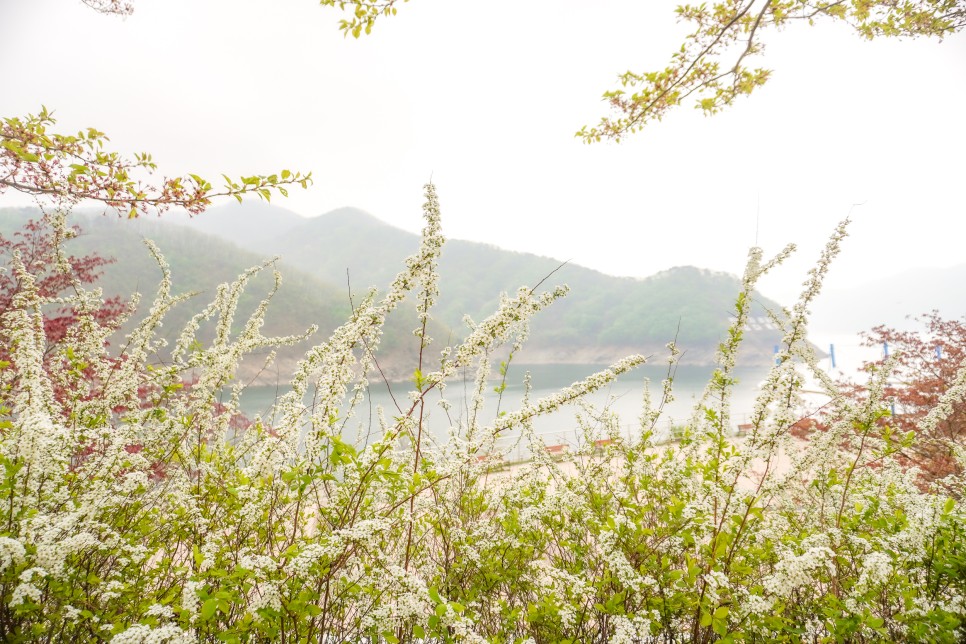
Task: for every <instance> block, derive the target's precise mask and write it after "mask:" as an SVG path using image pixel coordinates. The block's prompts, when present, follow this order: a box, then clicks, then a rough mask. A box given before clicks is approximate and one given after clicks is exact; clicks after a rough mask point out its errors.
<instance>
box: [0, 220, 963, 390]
mask: <svg viewBox="0 0 966 644" xmlns="http://www.w3.org/2000/svg"><path fill="white" fill-rule="evenodd" d="M32 214H33V211H31V210H29V209H6V210H0V232H3V233H5V234H9V232H10V231H12V230H14V229H16V228H17V227H19V225H20V224H22V223H23V221H25V220H26V218H27V217H29V216H32ZM72 217H73V220H74V222H75V223H76V224H78V225H79V226H80V227H81V228H82V230H83V234H82V235H81V236H80V237H79V238H78V239H76V240H73V241H72V242H70V243H71V252H73V253H74V254H83V253H89V252H95V251H96V252H98V253H100V254H101V255H105V256H112V257H115V258H116V259H117V260H118V261H117V263H115V264H113V265H111V266H109V267H107V270H106V272H105V275H104V277H103V280H102V285H103V287H104V290H105V293H106V294H108V295H113V294H119V295H122V296H124V295H128V294H130V293H131V292H133V291H140V292H141V293H143V294H144V296H145V298H150V296H151V294H152V293H153V291H154V289H155V288H156V284H157V282H158V280H159V278H160V272H159V270H158V268H157V266H156V264H155V263H154V260H153V259H152V258H151V257H150V254H149V253H148V252H147V250H146V248H145V247H144V245H143V243H142V240H143V239H144V238H150V239H152V240H154V241H155V242H156V243H157V244H158V246H159V247H160V248H161V250H162V252H163V253H164V255H165V257H166V259H167V261H168V262H169V263H170V264H171V267H172V274H173V279H174V283H175V290H176V291H179V292H184V291H198V292H200V293H201V295H200V296H199V298H200V299H195V301H194V303H188V304H185V305H182V306H181V307H180V308H179V310H177V311H176V312H175V313H174V314H173V315H172V318H171V319H170V320H169V323H168V324H167V325H166V326H165V332H166V333H168V334H170V335H172V336H173V335H175V334H176V332H177V330H178V329H179V328H180V326H181V325H182V324H183V323H184V322H185V321H187V319H188V318H189V317H190V315H192V314H193V313H195V312H196V311H197V310H198V309H199V308H200V307H201V306H202V304H203V303H204V302H207V301H208V300H210V298H211V297H212V296H213V293H214V289H215V287H216V286H217V284H219V283H221V282H225V281H229V280H231V279H233V278H234V277H235V276H236V275H237V274H238V273H240V272H241V271H243V270H244V269H246V268H248V267H250V266H253V265H257V264H259V263H261V262H263V261H264V260H266V259H268V258H271V257H273V256H276V255H277V256H280V257H281V261H280V262H279V263H278V268H279V269H280V270H281V272H282V274H283V277H284V281H283V284H282V287H281V289H280V290H279V292H278V294H277V295H276V296H275V299H274V301H273V303H272V306H271V307H270V308H269V315H268V318H267V321H266V327H265V329H264V332H265V333H266V334H278V335H283V334H292V333H299V332H301V331H303V330H304V329H305V328H307V327H308V326H310V325H311V324H318V325H319V327H320V332H319V334H318V335H317V336H316V341H319V340H320V339H321V338H322V337H325V336H327V335H328V333H330V332H331V331H332V330H333V329H334V328H335V327H336V326H337V325H338V324H339V323H341V322H342V321H344V320H345V318H346V316H347V315H348V313H349V310H350V288H351V293H352V294H353V296H354V297H355V298H356V301H357V300H358V297H359V296H361V294H362V293H363V292H364V291H366V290H367V289H368V288H370V287H374V288H376V289H379V290H382V289H385V287H386V286H387V285H388V284H389V282H390V281H391V280H392V278H393V277H394V276H395V275H396V273H397V272H398V271H399V270H400V268H401V267H402V266H403V262H404V260H405V258H406V256H407V255H409V254H411V253H412V252H413V251H415V250H416V248H417V247H418V244H419V237H418V236H417V235H415V234H412V233H409V232H407V231H403V230H400V229H398V228H394V227H392V226H389V225H387V224H385V223H383V222H381V221H380V220H379V219H377V218H376V217H374V216H372V215H370V214H368V213H365V212H363V211H360V210H357V209H354V208H341V209H338V210H334V211H332V212H329V213H326V214H324V215H322V216H319V217H314V218H303V217H301V216H299V215H297V214H295V213H293V212H291V211H288V210H285V209H284V208H280V207H277V206H273V205H269V204H265V203H257V202H254V203H248V202H246V203H245V204H241V205H237V204H231V205H226V206H220V207H216V208H212V209H211V210H209V211H207V212H206V213H204V214H202V215H200V216H198V217H195V218H192V219H188V218H187V217H186V216H184V215H183V214H180V213H168V214H166V215H164V216H163V217H162V218H160V219H157V218H150V217H148V218H141V219H138V220H135V221H128V220H121V219H118V218H115V217H113V216H102V215H100V214H84V213H80V214H75V215H73V216H72ZM952 273H953V274H952V275H950V272H949V271H945V272H940V271H935V272H929V271H921V272H918V273H916V274H909V275H900V276H897V277H893V278H890V279H888V280H881V281H879V282H876V283H873V285H871V286H870V287H868V288H865V289H862V290H860V291H857V292H855V291H852V292H838V293H829V294H826V295H823V297H822V299H821V300H820V301H819V302H818V303H817V304H816V306H815V318H816V322H817V324H819V325H821V326H822V328H824V329H826V330H828V329H833V328H834V330H835V331H836V332H839V333H852V332H855V331H858V330H861V329H867V328H870V327H871V326H874V325H875V324H879V323H887V324H893V325H896V324H900V323H902V321H903V317H904V316H905V315H906V314H907V313H921V312H923V311H926V310H930V309H932V308H940V310H942V311H943V313H944V314H946V315H962V314H963V313H964V311H963V309H964V308H966V307H963V306H962V304H963V299H964V298H962V296H961V295H959V291H958V290H957V289H956V288H953V287H951V283H950V280H951V279H952V280H956V281H955V282H953V283H962V280H963V278H966V265H964V266H963V267H962V268H961V269H960V270H959V271H958V272H952ZM440 275H441V279H440V296H439V298H438V300H437V301H438V304H437V307H436V309H435V312H434V318H435V321H436V322H435V324H434V328H433V336H434V337H435V338H436V339H437V342H436V345H434V350H438V348H441V347H442V346H443V345H444V344H446V343H449V342H452V341H455V340H456V339H457V338H459V337H460V336H461V335H463V334H465V330H466V326H465V323H464V321H463V318H464V315H469V316H470V317H471V318H472V319H473V320H477V321H478V320H481V319H483V318H484V317H485V316H486V315H488V314H490V313H491V312H492V311H493V310H495V308H496V306H497V304H498V302H499V298H500V295H501V293H513V292H515V291H516V289H517V288H519V287H520V286H527V287H532V286H535V285H537V284H538V283H541V281H542V280H544V279H545V278H546V280H545V281H544V282H543V283H542V284H541V286H540V288H541V289H542V288H552V287H553V286H554V285H556V284H567V285H569V286H570V288H571V292H570V295H569V296H568V297H567V298H565V299H564V300H562V301H560V302H558V303H557V304H555V305H554V306H552V307H551V308H550V309H549V310H547V311H545V312H543V313H542V314H541V315H540V316H538V318H537V319H536V320H535V321H534V323H533V325H532V333H531V336H530V338H531V339H530V341H529V342H528V344H527V345H526V348H525V349H524V351H523V352H522V354H521V355H520V356H519V357H518V361H519V362H521V363H606V362H611V361H613V360H616V359H619V358H620V357H622V356H624V355H626V354H628V353H644V354H647V355H653V356H654V357H655V359H656V360H661V359H662V358H663V357H664V356H665V355H666V349H665V348H664V347H665V344H666V343H667V342H669V341H670V340H672V339H674V338H675V337H677V342H678V345H679V347H680V348H682V349H683V350H684V351H685V355H684V358H683V362H684V363H686V364H708V363H710V362H711V361H712V360H713V358H714V352H715V350H716V348H717V345H718V343H719V342H720V341H721V340H722V339H723V337H724V333H725V331H726V329H727V326H728V323H729V317H730V315H731V313H732V311H733V308H734V298H735V295H736V294H737V292H738V289H739V286H740V282H739V280H738V278H737V277H736V276H733V275H728V274H725V273H720V272H714V271H709V270H706V269H700V268H696V267H693V266H684V267H676V268H671V269H669V270H666V271H663V272H661V273H658V274H657V275H653V276H651V277H649V278H646V279H636V278H627V277H613V276H609V275H605V274H603V273H600V272H598V271H594V270H591V269H588V268H584V267H582V266H577V265H574V264H562V263H561V262H560V261H559V260H556V259H551V258H547V257H539V256H536V255H532V254H528V253H518V252H511V251H505V250H501V249H499V248H497V247H494V246H490V245H485V244H479V243H475V242H467V241H462V240H449V241H448V242H447V243H446V245H445V246H444V248H443V255H442V258H441V260H440ZM271 286H272V279H271V275H270V271H265V272H263V274H262V275H260V276H259V277H258V278H257V279H256V280H254V282H253V284H252V286H251V287H250V288H249V290H248V292H247V293H246V296H245V298H244V301H243V303H242V312H243V313H244V312H247V311H251V310H253V309H254V307H255V306H256V305H257V303H258V302H259V301H261V299H262V298H263V297H264V296H265V294H266V293H267V292H268V291H269V290H270V289H271ZM957 303H958V304H959V308H958V309H957V308H956V307H957ZM414 308H415V307H414V305H413V304H412V303H407V304H404V310H403V311H400V312H399V314H397V315H395V316H394V317H393V318H391V320H390V323H389V325H388V326H387V329H386V333H385V336H384V340H383V347H382V354H381V355H382V358H381V362H382V363H383V367H384V368H385V369H386V370H387V371H388V372H389V375H390V376H391V377H396V378H403V377H407V376H409V375H410V374H409V373H408V371H407V367H406V366H405V365H408V364H409V362H408V360H407V358H409V357H411V356H412V352H413V351H414V347H415V346H416V345H415V343H414V338H413V336H412V334H411V330H412V329H413V328H414V327H415V326H416V320H415V313H414ZM766 310H772V311H779V310H780V306H779V305H778V304H777V303H776V302H774V301H772V300H769V299H768V298H766V297H764V296H762V295H760V294H756V296H755V302H754V311H753V314H754V316H755V320H753V324H752V325H750V326H749V329H748V332H747V333H746V339H745V343H746V346H745V348H744V351H743V354H742V360H743V361H744V363H745V364H748V365H757V364H762V365H763V364H768V363H769V362H770V360H771V354H772V351H773V347H774V345H775V344H776V343H777V342H778V340H779V339H780V337H779V333H778V331H777V330H775V329H774V327H773V326H772V325H771V324H769V323H768V322H767V319H766V315H767V313H766ZM237 323H238V324H240V323H241V321H239V322H237ZM307 346H308V344H307V343H303V344H302V345H301V346H300V347H299V348H297V349H289V350H283V351H282V352H281V353H280V360H279V363H280V364H279V366H278V367H277V374H271V375H272V376H273V377H277V378H284V374H285V373H287V371H288V370H290V367H291V366H292V365H293V364H294V361H295V360H296V359H297V358H298V357H299V356H300V355H301V353H302V352H303V351H304V350H305V348H306V347H307ZM253 365H254V361H250V363H249V367H248V369H249V370H250V371H251V375H254V373H255V372H256V371H257V367H256V366H253ZM263 376H264V374H263Z"/></svg>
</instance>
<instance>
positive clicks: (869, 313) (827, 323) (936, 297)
mask: <svg viewBox="0 0 966 644" xmlns="http://www.w3.org/2000/svg"><path fill="white" fill-rule="evenodd" d="M963 284H966V264H960V265H958V266H954V267H953V268H919V269H913V270H908V271H903V272H902V273H899V274H897V275H892V276H889V277H883V278H879V279H876V280H874V281H872V282H869V283H867V284H864V285H862V286H858V287H855V288H849V289H830V290H828V291H827V292H824V293H822V294H821V295H820V296H819V298H818V299H817V300H816V302H815V305H814V307H813V310H814V315H813V325H812V326H813V328H815V329H817V330H822V331H826V332H831V333H838V334H846V333H848V334H852V333H858V332H859V331H868V330H869V329H871V328H872V327H874V326H878V325H880V324H884V325H886V326H890V327H895V328H899V329H912V328H915V327H916V325H915V323H914V322H913V321H912V320H911V319H910V318H911V317H915V316H917V315H921V314H923V313H928V312H929V311H932V310H933V309H936V310H938V311H939V313H940V315H942V316H943V317H946V318H961V317H963V316H964V315H966V295H964V290H963Z"/></svg>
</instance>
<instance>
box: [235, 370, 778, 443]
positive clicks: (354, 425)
mask: <svg viewBox="0 0 966 644" xmlns="http://www.w3.org/2000/svg"><path fill="white" fill-rule="evenodd" d="M604 368H606V365H586V364H569V365H513V364H511V365H510V368H509V370H508V373H507V386H506V390H505V391H504V392H503V395H502V398H501V397H500V396H498V395H497V394H496V393H495V392H494V391H493V388H494V387H495V386H496V385H498V384H499V382H490V383H489V384H488V386H487V391H486V395H485V399H484V407H483V409H482V411H481V412H480V416H479V417H478V421H479V422H480V424H481V425H489V424H492V422H493V421H494V420H495V418H496V415H497V412H498V407H497V406H498V404H499V410H503V411H513V410H516V409H519V407H520V404H521V402H522V399H523V377H524V374H525V372H526V371H529V372H530V375H531V383H532V390H531V393H530V400H531V402H533V401H536V400H539V399H540V398H543V397H544V396H548V395H550V394H552V393H554V392H556V391H558V390H559V389H561V388H563V387H567V386H569V385H571V384H572V383H574V382H577V381H579V380H582V379H583V378H586V377H587V376H589V375H591V374H593V373H595V372H597V371H600V370H602V369H604ZM712 371H713V368H712V367H695V366H679V367H678V368H677V372H676V374H675V377H674V396H675V400H674V401H673V402H671V403H670V404H669V405H666V406H665V409H664V413H663V415H662V416H661V419H660V421H659V422H658V425H657V432H658V433H665V432H669V431H670V427H671V425H672V424H673V423H680V422H682V421H685V420H687V419H688V418H690V415H691V412H692V410H693V408H694V405H695V403H696V401H697V400H698V399H699V398H700V396H701V394H702V393H703V391H704V387H705V385H706V384H707V382H708V378H709V376H710V375H711V373H712ZM766 374H767V368H762V367H758V368H739V369H738V370H737V372H736V375H737V378H738V384H737V386H736V387H735V391H734V397H733V398H732V404H731V410H732V417H733V422H734V423H740V422H742V421H743V420H744V417H745V416H746V415H747V414H748V413H750V412H751V409H752V406H753V404H754V400H755V397H756V395H757V389H758V384H759V383H760V382H761V381H762V380H763V379H764V377H765V375H766ZM665 375H666V368H662V367H661V366H659V365H644V366H642V367H640V368H638V369H635V370H633V371H631V372H630V373H627V374H624V375H623V376H621V377H620V378H619V379H617V380H616V381H615V382H613V383H611V384H610V385H609V386H608V387H606V388H605V389H604V390H601V391H598V392H596V393H594V394H592V395H590V396H588V397H587V399H586V400H587V401H588V402H591V403H593V404H594V405H596V406H597V407H602V406H604V405H605V404H606V405H608V406H609V408H610V409H611V410H613V411H614V412H616V413H617V414H618V415H619V417H620V419H621V427H622V431H623V432H624V434H625V435H628V434H630V432H633V431H635V430H636V429H637V427H638V418H639V416H640V414H641V410H642V407H643V394H642V392H643V387H644V383H645V379H650V382H651V384H650V387H651V396H652V400H653V401H654V402H655V404H656V403H657V402H658V399H659V396H660V393H661V381H662V380H663V378H664V377H665ZM410 387H411V384H410V385H408V386H407V384H405V383H393V384H391V395H390V389H389V388H388V387H387V385H386V384H385V383H378V382H377V383H373V384H372V388H371V391H370V394H369V398H368V400H366V401H364V402H363V403H362V404H361V405H360V406H359V407H358V408H357V410H356V414H355V417H354V418H353V419H352V420H350V422H349V424H348V426H347V428H348V429H349V430H350V432H351V433H353V434H355V435H354V436H349V437H347V438H357V437H359V436H366V435H369V436H372V435H377V434H378V432H379V429H378V428H379V423H378V420H377V418H378V416H377V415H376V412H375V410H376V408H377V407H379V406H381V407H382V408H383V409H384V411H385V415H386V417H387V418H389V419H390V420H391V419H392V417H393V416H394V415H397V414H398V412H397V411H396V404H395V403H394V402H393V397H394V398H395V400H396V401H397V402H398V403H399V405H400V406H402V407H403V408H404V409H405V408H407V407H408V400H409V399H408V397H407V391H408V389H409V388H410ZM286 391H288V390H287V389H286V388H277V387H250V388H249V389H247V390H246V391H245V393H244V395H243V397H242V411H244V412H245V413H246V414H247V415H248V416H250V417H251V416H254V415H256V414H260V415H262V416H263V417H268V415H269V414H270V411H271V406H272V403H273V402H274V401H275V398H276V397H277V396H278V395H280V394H282V393H285V392H286ZM446 396H447V399H448V400H449V402H450V403H451V405H452V407H451V409H450V412H449V415H448V416H447V414H446V413H445V412H444V411H443V409H442V408H441V407H440V406H439V405H438V401H439V400H440V396H439V394H438V393H437V392H432V393H431V394H430V395H429V396H428V397H427V401H428V403H429V404H427V405H426V409H427V410H428V411H429V419H428V422H427V426H428V427H429V430H430V432H431V433H432V435H433V436H435V437H436V438H442V437H444V436H446V434H447V432H448V431H449V428H450V427H451V426H453V425H458V424H460V421H463V423H462V424H463V425H465V419H466V417H467V415H468V411H467V409H468V406H469V404H470V401H471V400H472V396H473V374H468V375H467V378H466V380H465V381H464V380H458V379H457V380H454V381H451V382H450V383H449V384H448V385H447V388H446ZM578 412H579V408H578V407H577V406H574V405H568V406H566V407H564V408H562V409H560V410H559V411H557V412H555V413H553V414H550V415H548V416H544V417H541V418H538V419H536V420H535V421H534V431H535V432H536V433H537V434H539V435H540V436H541V438H542V439H543V441H544V442H545V443H546V444H547V445H562V444H569V445H573V444H574V443H576V442H577V441H578V440H579V438H578V433H577V431H576V429H575V428H576V426H577V422H576V414H577V413H578ZM501 440H502V441H503V442H504V443H505V444H506V443H514V442H516V441H515V436H513V435H508V436H506V437H504V438H503V439H501ZM514 449H518V450H521V449H523V448H522V447H517V448H514ZM518 456H519V457H521V458H522V457H525V454H522V453H521V454H518Z"/></svg>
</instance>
